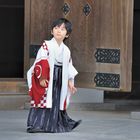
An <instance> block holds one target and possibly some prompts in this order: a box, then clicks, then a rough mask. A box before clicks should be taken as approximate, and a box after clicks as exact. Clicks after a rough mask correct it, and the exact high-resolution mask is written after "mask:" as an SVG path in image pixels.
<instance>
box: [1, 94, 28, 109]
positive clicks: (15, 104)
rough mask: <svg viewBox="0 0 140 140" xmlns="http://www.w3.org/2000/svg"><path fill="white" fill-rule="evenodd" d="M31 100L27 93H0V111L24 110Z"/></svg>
mask: <svg viewBox="0 0 140 140" xmlns="http://www.w3.org/2000/svg"><path fill="white" fill-rule="evenodd" d="M29 100H30V99H29V96H28V95H27V93H19V92H0V110H11V109H13V110H15V109H24V105H25V103H26V102H29Z"/></svg>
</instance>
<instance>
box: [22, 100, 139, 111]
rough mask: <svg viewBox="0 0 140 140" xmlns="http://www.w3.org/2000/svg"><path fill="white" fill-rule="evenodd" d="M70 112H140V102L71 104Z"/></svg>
mask: <svg viewBox="0 0 140 140" xmlns="http://www.w3.org/2000/svg"><path fill="white" fill-rule="evenodd" d="M29 108H30V103H29V102H26V103H25V106H24V109H29ZM68 110H74V111H76V110H78V111H79V110H80V111H94V110H96V111H97V110H104V111H140V100H131V101H130V100H129V101H128V100H123V101H120V100H118V101H117V100H115V101H113V100H112V101H111V100H109V101H108V100H107V101H106V100H105V101H104V103H80V102H79V103H74V102H72V103H70V106H69V108H68Z"/></svg>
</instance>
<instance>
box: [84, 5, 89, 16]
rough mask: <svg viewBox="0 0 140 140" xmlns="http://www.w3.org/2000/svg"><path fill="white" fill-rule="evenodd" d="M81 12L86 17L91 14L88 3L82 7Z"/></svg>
mask: <svg viewBox="0 0 140 140" xmlns="http://www.w3.org/2000/svg"><path fill="white" fill-rule="evenodd" d="M83 12H84V14H85V15H86V16H88V15H89V13H90V12H91V6H90V5H89V4H88V3H87V4H86V5H85V6H84V8H83Z"/></svg>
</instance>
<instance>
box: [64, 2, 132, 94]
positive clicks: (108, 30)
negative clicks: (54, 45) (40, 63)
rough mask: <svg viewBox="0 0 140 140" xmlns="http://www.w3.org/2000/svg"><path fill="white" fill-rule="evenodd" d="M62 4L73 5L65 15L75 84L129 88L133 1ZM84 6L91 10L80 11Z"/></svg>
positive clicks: (101, 87)
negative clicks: (71, 25) (69, 28)
mask: <svg viewBox="0 0 140 140" xmlns="http://www.w3.org/2000/svg"><path fill="white" fill-rule="evenodd" d="M65 3H68V4H69V5H72V6H71V7H72V8H71V12H70V13H69V14H67V15H66V16H65V17H66V18H68V19H70V20H71V21H72V23H73V26H74V30H73V33H72V35H71V36H70V39H69V43H68V45H69V46H71V50H72V55H73V59H74V65H75V66H76V68H77V69H78V71H79V75H78V76H77V79H76V84H77V86H78V87H89V88H99V89H104V90H122V91H130V90H131V74H132V73H131V65H132V25H133V24H132V23H133V0H94V1H93V0H86V1H85V0H80V1H72V0H65ZM73 5H75V6H73ZM78 5H79V6H78ZM85 5H88V6H89V9H90V13H89V14H88V15H85V14H84V12H83V9H84V7H85ZM78 7H79V8H78ZM74 15H75V16H74ZM126 60H127V61H126Z"/></svg>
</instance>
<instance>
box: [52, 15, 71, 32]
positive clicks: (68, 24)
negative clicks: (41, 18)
mask: <svg viewBox="0 0 140 140" xmlns="http://www.w3.org/2000/svg"><path fill="white" fill-rule="evenodd" d="M63 23H64V24H65V28H66V30H67V35H68V34H70V33H71V32H72V24H71V22H70V21H69V20H67V19H66V18H59V19H56V20H55V21H54V22H53V23H52V26H51V30H53V28H54V27H56V26H61V25H62V24H63Z"/></svg>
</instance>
